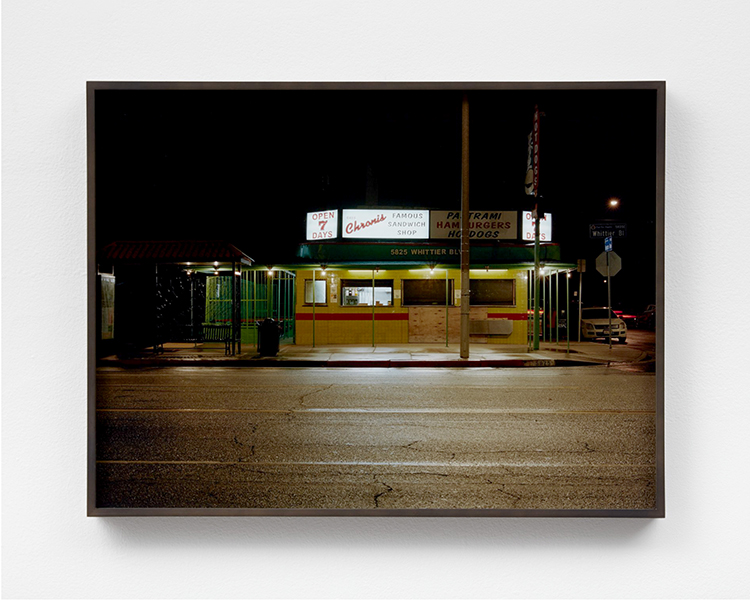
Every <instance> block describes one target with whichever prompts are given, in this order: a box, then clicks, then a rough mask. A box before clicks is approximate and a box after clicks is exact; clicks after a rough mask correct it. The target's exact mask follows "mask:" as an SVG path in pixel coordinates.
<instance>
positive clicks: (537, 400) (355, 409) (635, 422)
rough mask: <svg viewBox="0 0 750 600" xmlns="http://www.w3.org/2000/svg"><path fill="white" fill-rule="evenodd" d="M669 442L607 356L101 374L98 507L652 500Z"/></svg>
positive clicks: (109, 370) (651, 400)
mask: <svg viewBox="0 0 750 600" xmlns="http://www.w3.org/2000/svg"><path fill="white" fill-rule="evenodd" d="M605 347H606V345H605ZM655 440H656V431H655V376H654V375H653V373H648V372H629V371H627V370H621V369H617V368H612V367H606V366H595V367H580V368H566V369H558V368H552V369H518V370H513V369H425V368H410V369H366V370H361V369H309V368H291V369H290V368H283V369H282V368H274V367H273V366H270V368H267V369H235V368H215V369H203V368H192V367H175V368H158V369H122V368H119V367H105V368H100V369H99V370H98V374H97V478H96V481H97V498H98V501H97V504H98V506H99V507H119V508H127V507H142V508H143V507H145V508H169V507H182V508H251V509H295V508H305V509H326V508H338V509H360V510H362V509H364V510H375V511H380V510H382V509H402V510H404V509H418V508H420V509H421V508H426V509H430V508H436V509H450V508H463V509H472V508H490V509H587V510H597V509H606V510H611V509H625V510H627V509H651V508H653V507H654V503H655V478H656V473H655V447H656V441H655Z"/></svg>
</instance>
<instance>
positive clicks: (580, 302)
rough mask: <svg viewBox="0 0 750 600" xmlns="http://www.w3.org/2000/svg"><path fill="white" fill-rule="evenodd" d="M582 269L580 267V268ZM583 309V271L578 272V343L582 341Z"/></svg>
mask: <svg viewBox="0 0 750 600" xmlns="http://www.w3.org/2000/svg"><path fill="white" fill-rule="evenodd" d="M579 269H580V267H579ZM582 308H583V271H582V270H579V271H578V341H579V342H580V341H581V318H582V315H581V309H582Z"/></svg>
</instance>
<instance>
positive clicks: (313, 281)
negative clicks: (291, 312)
mask: <svg viewBox="0 0 750 600" xmlns="http://www.w3.org/2000/svg"><path fill="white" fill-rule="evenodd" d="M312 273H313V279H312V284H313V285H312V305H313V322H312V330H313V332H312V333H313V336H312V337H313V348H315V269H314V268H313V270H312Z"/></svg>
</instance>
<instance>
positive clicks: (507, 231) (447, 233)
mask: <svg viewBox="0 0 750 600" xmlns="http://www.w3.org/2000/svg"><path fill="white" fill-rule="evenodd" d="M430 237H431V238H433V239H448V238H456V239H458V238H460V237H461V213H460V212H459V211H447V210H431V211H430ZM469 238H470V239H472V240H515V239H516V238H518V213H517V212H515V211H480V210H477V211H471V212H470V213H469Z"/></svg>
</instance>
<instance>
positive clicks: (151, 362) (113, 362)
mask: <svg viewBox="0 0 750 600" xmlns="http://www.w3.org/2000/svg"><path fill="white" fill-rule="evenodd" d="M600 364H602V363H598V362H593V361H590V360H570V359H551V358H550V359H539V358H535V359H528V360H524V359H507V360H498V359H473V360H472V359H465V360H388V359H385V360H367V359H360V360H357V359H353V360H316V359H310V360H299V359H278V358H272V357H264V358H260V357H259V358H250V359H246V358H244V359H243V358H240V359H235V360H231V361H229V360H222V359H205V358H204V359H200V358H199V359H194V360H180V359H159V358H151V359H109V360H106V359H105V360H99V361H97V366H98V367H122V368H125V369H137V368H144V367H159V368H161V367H256V368H258V367H260V368H264V367H265V368H275V367H307V368H347V369H350V368H364V369H394V368H395V369H401V368H410V367H411V368H443V369H445V368H451V369H459V368H464V369H466V368H494V369H498V368H516V369H517V368H524V367H585V366H594V365H600Z"/></svg>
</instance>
